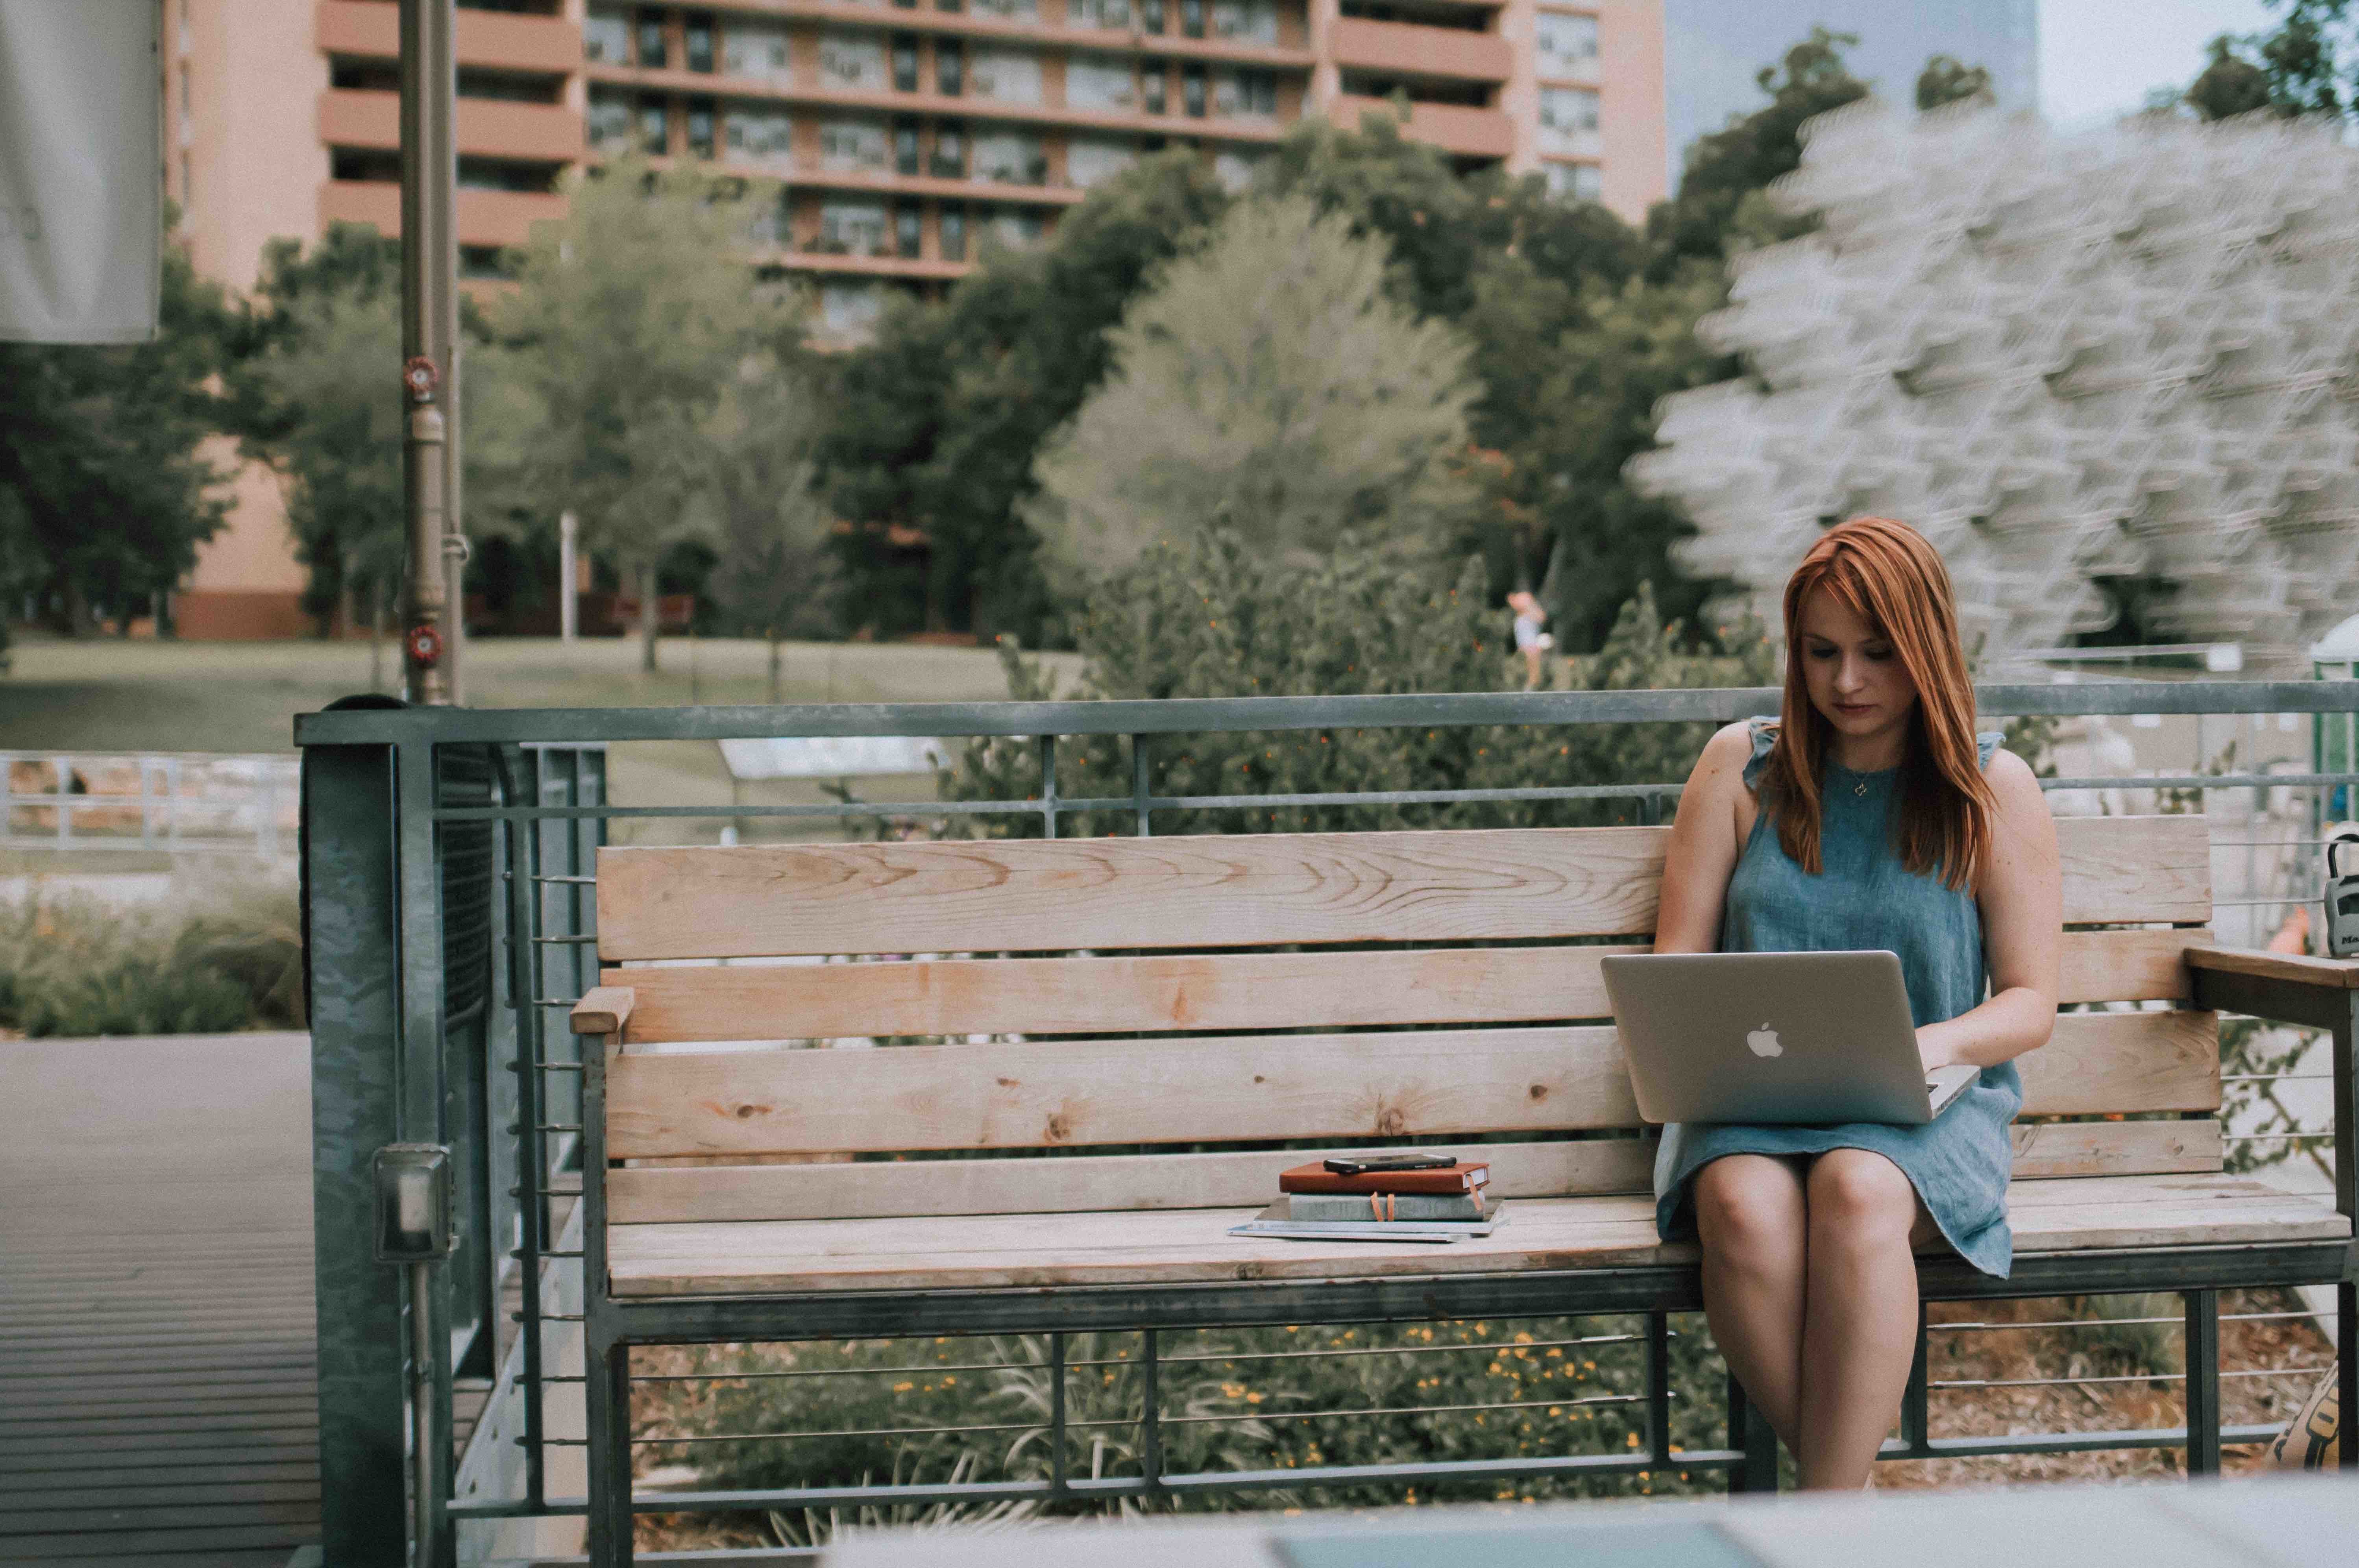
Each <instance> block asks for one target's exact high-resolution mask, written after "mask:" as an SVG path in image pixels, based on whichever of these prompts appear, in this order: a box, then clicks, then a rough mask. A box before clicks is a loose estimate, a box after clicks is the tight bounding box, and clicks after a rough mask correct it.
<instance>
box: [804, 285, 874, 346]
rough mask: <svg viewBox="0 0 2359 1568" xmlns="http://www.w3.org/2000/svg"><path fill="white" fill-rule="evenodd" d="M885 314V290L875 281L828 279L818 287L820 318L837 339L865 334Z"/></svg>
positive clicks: (843, 339) (854, 337)
mask: <svg viewBox="0 0 2359 1568" xmlns="http://www.w3.org/2000/svg"><path fill="white" fill-rule="evenodd" d="M884 317H885V291H884V290H883V289H879V288H877V287H876V285H875V284H874V283H829V284H823V285H821V288H820V291H819V319H820V321H821V325H823V326H825V327H826V329H827V331H828V334H829V335H830V336H831V337H833V338H835V339H836V340H838V341H839V342H842V341H846V340H856V339H859V338H863V337H865V336H866V335H867V334H868V333H870V332H875V330H876V323H877V322H878V321H882V320H883V319H884Z"/></svg>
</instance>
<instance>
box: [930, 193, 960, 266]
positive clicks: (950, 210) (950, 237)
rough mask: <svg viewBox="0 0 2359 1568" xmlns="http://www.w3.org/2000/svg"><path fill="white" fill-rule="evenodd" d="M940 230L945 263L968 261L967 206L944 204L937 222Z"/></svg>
mask: <svg viewBox="0 0 2359 1568" xmlns="http://www.w3.org/2000/svg"><path fill="white" fill-rule="evenodd" d="M936 222H937V223H938V225H939V226H940V231H941V233H940V249H941V253H942V259H943V260H944V261H964V260H965V259H966V205H965V203H963V202H960V201H945V202H943V203H942V211H941V215H940V218H939V219H937V220H936Z"/></svg>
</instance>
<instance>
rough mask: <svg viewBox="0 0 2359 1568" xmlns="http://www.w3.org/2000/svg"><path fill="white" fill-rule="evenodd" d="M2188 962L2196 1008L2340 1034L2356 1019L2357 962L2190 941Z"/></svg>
mask: <svg viewBox="0 0 2359 1568" xmlns="http://www.w3.org/2000/svg"><path fill="white" fill-rule="evenodd" d="M2186 964H2187V977H2188V979H2189V980H2190V982H2191V983H2192V984H2191V986H2190V989H2191V990H2192V991H2193V993H2194V997H2193V999H2194V1003H2195V1005H2196V1006H2197V1007H2210V1008H2212V1009H2213V1010H2214V1011H2217V1012H2223V1013H2245V1014H2248V1015H2250V1016H2251V1017H2253V1018H2267V1019H2268V1020H2270V1021H2271V1022H2272V1023H2281V1024H2303V1025H2307V1026H2308V1027H2310V1028H2311V1029H2334V1030H2337V1031H2342V1032H2347V1031H2349V1030H2350V1029H2351V1028H2352V1026H2353V1023H2354V1020H2359V962H2354V961H2352V960H2349V959H2341V958H2307V957H2304V956H2302V955H2301V954H2299V953H2255V952H2252V951H2250V950H2248V949H2245V948H2233V947H2213V946H2210V945H2208V944H2205V945H2197V944H2193V943H2190V945H2189V946H2188V948H2187V951H2186Z"/></svg>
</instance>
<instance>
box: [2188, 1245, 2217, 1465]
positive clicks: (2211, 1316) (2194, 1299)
mask: <svg viewBox="0 0 2359 1568" xmlns="http://www.w3.org/2000/svg"><path fill="white" fill-rule="evenodd" d="M2183 1299H2184V1300H2185V1301H2186V1303H2187V1340H2186V1350H2187V1473H2188V1474H2189V1475H2218V1474H2220V1292H2219V1291H2217V1290H2189V1291H2187V1292H2186V1293H2185V1296H2184V1298H2183Z"/></svg>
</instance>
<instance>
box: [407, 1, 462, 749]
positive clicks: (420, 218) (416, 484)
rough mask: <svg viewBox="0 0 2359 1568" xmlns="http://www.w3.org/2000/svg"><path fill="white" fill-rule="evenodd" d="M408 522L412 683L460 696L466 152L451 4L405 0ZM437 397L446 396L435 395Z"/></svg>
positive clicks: (423, 696)
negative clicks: (459, 137)
mask: <svg viewBox="0 0 2359 1568" xmlns="http://www.w3.org/2000/svg"><path fill="white" fill-rule="evenodd" d="M400 24H401V356H402V372H401V374H402V387H403V390H404V393H405V395H406V398H407V405H408V419H407V420H406V421H405V422H404V426H403V434H402V486H401V489H402V518H403V523H404V531H405V537H406V538H407V539H408V584H407V587H408V601H409V602H408V613H407V615H405V616H404V617H403V619H404V624H405V634H404V636H403V637H402V670H403V688H404V691H405V694H406V695H407V696H408V699H409V701H410V702H415V703H421V704H425V705H428V706H433V707H447V706H450V705H451V704H452V703H455V702H457V701H458V658H459V648H458V630H459V597H460V595H459V593H457V592H456V591H455V590H456V587H457V583H456V582H455V579H456V578H457V577H458V574H459V571H460V567H461V564H462V561H464V559H465V551H466V540H465V536H464V535H463V534H462V533H461V532H460V531H459V522H458V518H459V509H458V502H459V484H458V424H457V413H458V407H459V360H458V354H459V343H458V339H459V304H458V290H457V281H458V259H459V253H458V239H457V234H456V229H455V225H454V223H453V222H452V216H453V212H454V209H455V201H456V198H455V194H454V189H453V188H454V186H455V185H456V183H457V180H458V154H457V150H456V145H455V142H454V139H453V136H452V133H451V125H452V119H453V102H452V100H453V98H454V96H455V94H456V91H457V72H456V67H455V65H454V57H453V55H452V52H451V32H452V26H453V24H452V20H451V0H401V16H400ZM438 398H439V401H438Z"/></svg>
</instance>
